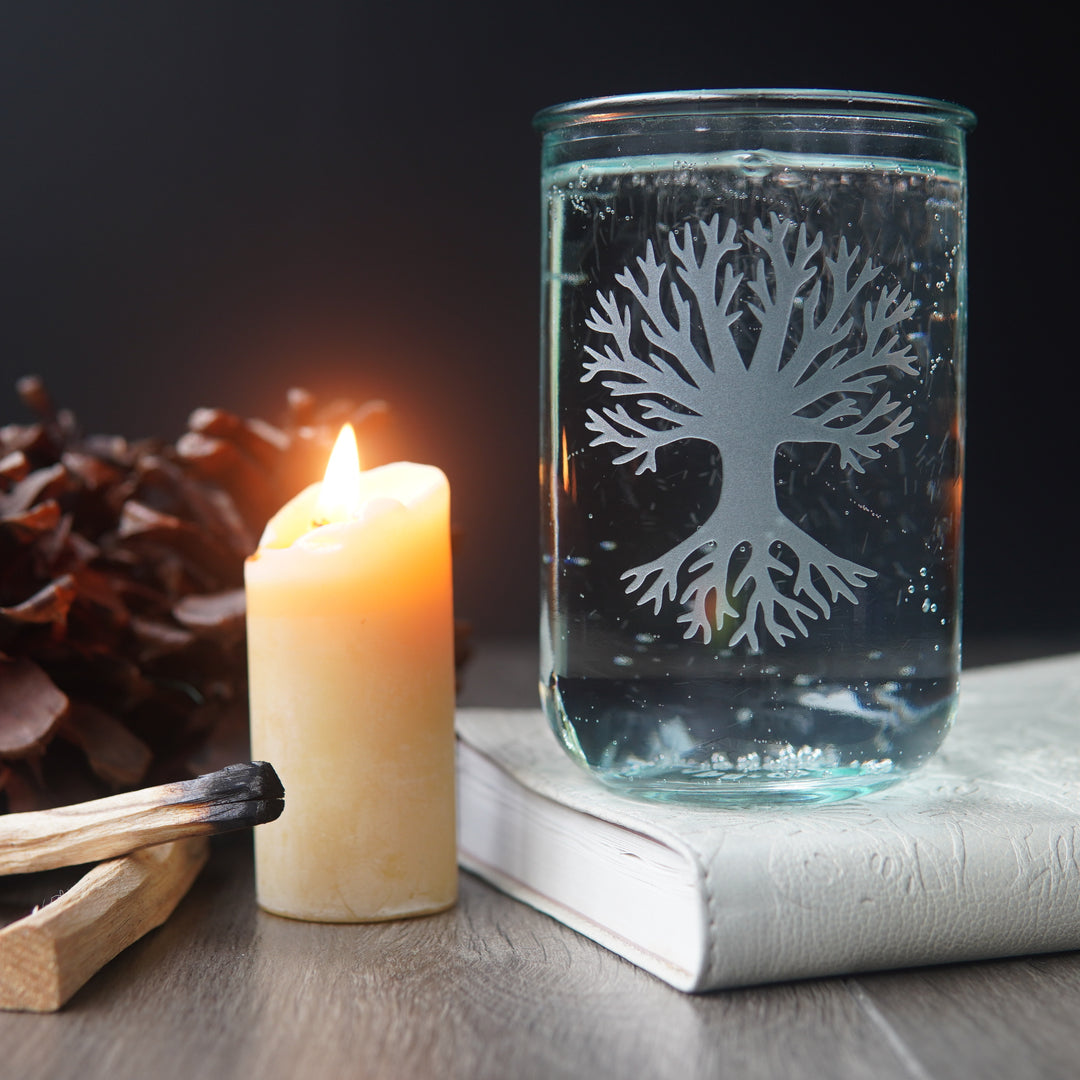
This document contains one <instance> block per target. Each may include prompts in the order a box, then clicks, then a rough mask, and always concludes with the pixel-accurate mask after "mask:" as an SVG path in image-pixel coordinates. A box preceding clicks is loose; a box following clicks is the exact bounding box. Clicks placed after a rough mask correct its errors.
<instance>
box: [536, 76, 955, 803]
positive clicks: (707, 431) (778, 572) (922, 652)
mask: <svg viewBox="0 0 1080 1080" xmlns="http://www.w3.org/2000/svg"><path fill="white" fill-rule="evenodd" d="M535 124H536V126H537V128H538V129H539V131H540V132H541V133H542V136H543V163H542V198H543V213H544V218H545V228H544V237H543V254H542V366H543V376H542V385H543V416H542V421H541V429H542V448H541V486H542V505H543V538H542V544H543V565H542V578H543V588H542V623H543V625H542V630H541V641H542V644H541V655H542V672H541V692H542V696H543V699H544V703H545V707H546V710H547V712H548V715H549V717H550V720H551V723H552V725H553V727H554V729H555V731H556V733H557V734H558V736H559V738H560V741H561V742H562V744H563V746H564V747H565V748H566V749H567V751H568V752H569V753H570V754H571V756H572V757H574V758H575V759H576V760H577V761H579V762H580V763H581V764H582V765H584V766H585V767H586V768H588V769H589V770H591V771H592V773H593V774H594V775H595V776H597V777H598V778H599V779H600V780H602V781H603V782H605V783H607V784H609V785H611V786H612V787H614V788H616V789H618V790H620V791H623V792H627V793H636V794H640V795H645V796H649V797H654V798H675V799H690V800H698V801H710V802H725V801H742V800H747V799H761V798H777V799H798V800H805V799H834V798H841V797H844V796H847V795H851V794H855V793H860V792H865V791H868V790H870V789H873V788H875V787H878V786H880V785H883V784H888V783H891V782H893V781H895V780H897V779H899V778H900V777H902V776H903V775H904V774H905V773H907V772H909V771H910V770H912V769H914V768H916V767H918V766H919V765H920V764H922V763H923V762H924V761H926V760H927V758H928V757H929V756H930V755H931V754H933V752H934V751H935V750H936V749H937V748H938V746H939V745H940V743H941V741H942V739H943V738H944V737H945V733H946V732H947V730H948V728H949V725H950V723H951V720H952V717H953V715H954V712H955V707H956V694H957V681H958V674H959V665H960V595H961V593H960V590H961V551H960V540H961V491H962V471H963V384H964V375H963V372H964V340H965V295H964V288H965V171H964V135H965V132H966V131H968V130H970V129H971V127H972V126H973V124H974V116H973V115H972V114H971V113H970V112H968V111H967V110H965V109H961V108H959V107H957V106H953V105H949V104H946V103H943V102H938V101H930V100H926V99H921V98H907V97H887V96H883V95H875V94H863V93H842V92H832V91H794V90H731V91H700V92H686V93H671V94H648V95H637V96H630V97H618V98H604V99H597V100H593V101H584V102H575V103H571V104H568V105H561V106H556V107H554V108H551V109H546V110H544V111H543V112H541V113H539V114H538V116H537V117H536V120H535Z"/></svg>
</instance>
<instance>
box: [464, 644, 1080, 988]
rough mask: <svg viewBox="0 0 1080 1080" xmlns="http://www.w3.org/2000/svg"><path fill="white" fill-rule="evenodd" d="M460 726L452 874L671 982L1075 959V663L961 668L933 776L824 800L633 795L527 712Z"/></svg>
mask: <svg viewBox="0 0 1080 1080" xmlns="http://www.w3.org/2000/svg"><path fill="white" fill-rule="evenodd" d="M457 726H458V740H459V741H458V755H459V757H458V771H459V775H458V786H459V792H458V800H459V807H458V810H459V825H458V829H459V860H460V862H461V865H462V866H463V867H464V868H465V869H467V870H470V871H472V872H473V873H475V874H477V875H479V876H480V877H482V878H484V879H486V880H488V881H489V882H491V883H492V884H493V885H495V886H496V887H498V888H500V889H502V890H503V891H505V892H507V893H509V894H510V895H512V896H514V897H516V898H518V899H520V900H523V901H525V902H526V903H528V904H531V905H532V906H533V907H536V908H538V909H539V910H541V911H544V912H546V913H547V914H549V915H552V916H553V917H555V918H556V919H559V920H560V921H562V922H564V923H566V924H567V925H568V926H571V927H573V928H574V929H575V930H577V931H579V932H580V933H582V934H586V935H587V936H589V937H591V938H593V939H594V940H596V941H598V942H600V944H602V945H604V946H606V947H607V948H609V949H611V950H612V951H614V952H616V953H618V954H619V955H621V956H624V957H626V958H627V959H628V960H631V961H632V962H634V963H635V964H638V965H639V966H641V967H642V968H645V969H646V970H648V971H650V972H652V973H653V974H654V975H657V976H659V977H660V978H662V979H664V980H666V981H667V982H669V983H670V984H671V985H673V986H675V987H677V988H679V989H681V990H689V991H698V990H708V989H719V988H722V987H733V986H744V985H750V984H755V983H764V982H773V981H778V980H786V979H795V978H806V977H811V976H821V975H835V974H844V973H850V972H855V971H866V970H875V969H886V968H894V967H908V966H914V965H920V964H936V963H944V962H948V961H962V960H976V959H989V958H993V957H1002V956H1014V955H1023V954H1027V953H1037V952H1057V951H1063V950H1068V949H1076V948H1080V655H1073V656H1067V657H1061V658H1055V659H1050V660H1039V661H1034V662H1028V663H1022V664H1012V665H1003V666H1001V667H997V668H988V669H983V670H978V671H974V672H970V673H965V674H964V676H963V681H962V685H961V698H960V709H959V715H958V717H957V720H956V723H955V725H954V727H953V730H952V731H951V732H950V734H949V736H948V737H947V739H946V741H945V744H944V746H943V747H942V749H941V750H940V751H939V752H938V754H937V755H936V757H935V758H934V759H933V760H932V761H931V762H930V763H929V764H928V765H926V766H925V767H924V768H923V769H922V770H921V771H920V772H918V773H916V774H915V775H914V776H912V777H910V778H908V779H907V780H904V781H902V782H900V783H899V784H897V785H896V786H895V787H892V788H888V789H886V790H885V791H883V792H879V793H877V794H873V795H869V796H865V797H863V798H859V799H851V800H848V801H846V802H839V803H833V804H825V805H816V806H815V805H807V806H799V805H785V806H751V807H741V808H737V809H726V808H708V807H699V806H687V805H677V804H671V803H659V802H650V801H645V800H640V801H639V800H635V799H630V798H626V797H624V796H621V795H617V794H615V793H613V792H610V791H608V790H607V789H605V788H604V787H603V786H601V785H600V784H599V783H597V782H596V781H594V780H593V779H592V778H591V777H589V776H588V775H587V774H586V773H585V772H584V771H583V770H581V769H580V768H579V767H578V766H577V765H576V764H574V763H573V762H572V761H571V760H570V759H569V758H568V757H567V756H566V754H565V753H564V752H563V750H562V749H561V747H560V746H559V745H558V744H557V742H556V739H555V736H554V735H553V734H552V732H551V731H550V729H549V728H548V725H547V722H546V720H545V719H544V717H543V715H542V713H541V712H540V711H539V709H537V710H505V709H462V710H459V712H458V717H457Z"/></svg>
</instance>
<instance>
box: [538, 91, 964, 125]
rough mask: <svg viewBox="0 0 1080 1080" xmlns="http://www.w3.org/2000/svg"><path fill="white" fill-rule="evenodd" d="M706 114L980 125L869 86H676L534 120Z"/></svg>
mask: <svg viewBox="0 0 1080 1080" xmlns="http://www.w3.org/2000/svg"><path fill="white" fill-rule="evenodd" d="M701 113H725V114H729V115H737V114H744V115H749V114H754V113H774V114H786V115H804V116H841V117H859V116H879V117H888V118H896V119H907V120H916V119H918V120H924V121H929V122H931V123H934V122H936V123H939V124H949V125H954V126H956V127H959V128H961V129H962V130H964V131H971V129H972V128H974V127H975V114H974V113H973V112H972V111H971V110H970V109H966V108H964V106H962V105H956V104H954V103H953V102H950V101H943V100H940V99H938V98H928V97H917V96H912V95H909V94H885V93H875V92H872V91H864V90H800V89H777V88H758V89H731V90H673V91H655V92H650V93H644V94H615V95H611V96H607V97H594V98H582V99H581V100H578V101H567V102H564V103H562V104H560V105H551V106H548V107H547V108H546V109H541V110H540V111H539V112H538V113H536V115H535V116H534V117H533V121H532V122H533V127H534V128H536V130H537V131H538V132H540V134H547V133H548V132H550V131H554V130H556V129H558V128H564V127H573V126H575V125H578V124H583V123H587V122H589V121H594V122H595V121H612V120H627V119H633V118H639V119H644V118H647V117H655V116H679V115H684V116H693V115H695V114H701Z"/></svg>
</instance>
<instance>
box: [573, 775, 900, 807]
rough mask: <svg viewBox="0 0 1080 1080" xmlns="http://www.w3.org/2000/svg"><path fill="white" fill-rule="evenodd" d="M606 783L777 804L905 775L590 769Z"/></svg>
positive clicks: (637, 791)
mask: <svg viewBox="0 0 1080 1080" xmlns="http://www.w3.org/2000/svg"><path fill="white" fill-rule="evenodd" d="M589 772H590V773H591V774H592V775H593V776H594V777H595V778H596V779H597V780H599V781H600V782H601V783H602V784H603V785H604V786H605V787H607V788H609V789H610V790H612V791H614V792H616V793H618V794H619V795H625V796H629V797H630V798H635V799H647V800H650V801H654V802H672V803H680V804H683V805H691V806H726V807H737V806H779V805H791V804H793V803H799V804H806V803H816V804H821V803H833V802H841V801H843V800H844V799H850V798H854V797H856V796H860V795H869V794H872V793H873V792H877V791H882V790H884V789H885V788H887V787H891V786H892V785H893V784H896V783H898V782H899V781H901V780H903V779H904V778H906V777H907V776H909V775H910V770H897V771H895V772H889V773H873V772H861V771H860V770H858V769H841V770H835V771H833V772H831V773H830V774H829V775H828V776H812V775H806V776H792V777H761V776H750V775H747V774H735V775H726V776H723V777H711V778H701V777H696V776H692V775H691V776H687V775H680V774H678V773H672V774H667V775H663V776H626V775H611V774H607V775H605V774H602V773H598V772H595V771H593V770H591V769H590V770H589Z"/></svg>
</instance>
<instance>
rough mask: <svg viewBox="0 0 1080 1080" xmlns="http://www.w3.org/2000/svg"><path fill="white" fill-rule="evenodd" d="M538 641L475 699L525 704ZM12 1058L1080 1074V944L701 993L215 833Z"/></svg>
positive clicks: (500, 1071)
mask: <svg viewBox="0 0 1080 1080" xmlns="http://www.w3.org/2000/svg"><path fill="white" fill-rule="evenodd" d="M534 672H535V666H534V664H533V660H532V657H531V656H530V655H529V654H528V651H527V650H522V649H515V648H503V649H498V648H494V649H491V650H488V651H486V652H484V653H481V654H480V656H479V657H478V660H477V662H476V665H475V668H474V669H473V670H472V671H471V672H470V675H469V679H468V682H467V685H466V688H465V693H464V696H463V703H465V704H499V705H515V704H523V703H528V702H529V701H530V700H531V697H532V695H534V694H535V690H534V689H533V687H534V685H535V675H534ZM0 1048H2V1052H0V1078H2V1080H9V1078H10V1080H37V1078H57V1080H59V1078H62V1077H71V1078H72V1080H76V1078H77V1080H94V1078H97V1077H101V1078H105V1077H108V1078H109V1080H127V1078H131V1080H147V1078H150V1077H154V1078H156V1080H170V1078H173V1077H175V1078H177V1080H180V1078H183V1080H201V1078H211V1080H217V1078H230V1077H237V1078H239V1077H244V1078H254V1080H276V1078H279V1077H280V1078H282V1080H285V1078H288V1080H296V1078H299V1080H320V1078H324V1077H327V1078H336V1077H364V1078H367V1077H373V1078H374V1077H386V1078H392V1080H412V1078H424V1080H429V1078H443V1077H449V1078H452V1077H461V1078H469V1080H483V1078H488V1077H490V1078H498V1080H513V1078H519V1077H520V1078H527V1080H531V1078H549V1077H550V1078H556V1077H558V1078H562V1077H565V1078H571V1077H585V1078H588V1080H604V1078H609V1077H610V1078H612V1080H624V1078H633V1077H642V1078H664V1077H672V1078H678V1080H697V1078H709V1077H739V1078H740V1080H754V1078H758V1077H777V1078H779V1077H784V1078H796V1080H797V1078H801V1077H808V1078H809V1077H813V1078H815V1080H817V1078H825V1080H832V1078H836V1080H846V1078H849V1077H850V1078H855V1077H866V1078H873V1080H893V1078H896V1080H927V1078H935V1080H937V1078H942V1080H944V1078H968V1077H970V1078H979V1080H993V1078H998V1077H1000V1078H1002V1080H1028V1078H1032V1080H1035V1078H1054V1080H1065V1078H1068V1077H1077V1076H1080V953H1070V954H1065V955H1057V956H1043V957H1032V958H1022V959H1013V960H1002V961H995V962H987V963H977V964H959V965H953V966H948V967H937V968H922V969H917V970H910V971H902V972H883V973H880V974H872V975H860V976H857V977H850V978H833V979H819V980H812V981H807V982H801V983H789V984H783V985H776V986H767V987H759V988H754V989H747V990H736V991H724V992H720V993H715V994H708V995H702V996H688V995H684V994H680V993H678V992H677V991H675V990H672V989H670V988H669V987H668V986H666V985H665V984H664V983H661V982H659V981H658V980H656V979H654V978H652V977H651V976H649V975H646V974H645V973H644V972H642V971H640V970H638V969H637V968H635V967H633V966H632V965H630V964H629V963H627V962H625V961H623V960H621V959H619V958H618V957H616V956H614V955H613V954H611V953H609V952H607V951H606V950H604V949H602V948H601V947H600V946H598V945H596V944H594V943H593V942H591V941H589V940H588V939H586V938H583V937H580V936H578V935H577V934H575V933H574V932H573V931H571V930H568V929H566V928H565V927H564V926H562V925H560V924H559V923H557V922H554V921H552V920H551V919H549V918H547V917H545V916H543V915H540V914H538V913H537V912H535V911H533V910H531V909H530V908H527V907H524V906H523V905H521V904H517V903H515V902H514V901H512V900H509V899H507V898H506V897H504V896H502V895H500V894H499V893H497V892H495V891H494V890H492V889H490V888H488V887H487V886H486V885H484V884H483V883H481V882H480V881H478V880H477V879H475V878H472V877H470V876H469V875H467V874H463V875H462V880H461V900H460V903H459V904H458V906H457V907H456V908H455V909H454V910H452V911H450V912H447V913H444V914H441V915H435V916H431V917H428V918H424V919H415V920H411V921H404V922H397V923H382V924H374V925H368V926H326V925H317V924H311V923H301V922H293V921H290V920H287V919H280V918H276V917H274V916H272V915H267V914H265V913H263V912H261V911H259V910H257V909H256V907H255V904H254V901H253V887H252V864H251V848H250V840H249V838H248V837H234V838H223V839H221V840H219V841H217V844H216V847H215V850H214V853H213V855H212V857H211V861H210V864H209V865H208V866H207V868H206V870H204V871H203V874H202V876H201V877H200V879H199V880H198V882H196V885H195V887H194V888H193V889H192V891H191V893H190V894H189V895H188V896H187V898H186V899H185V900H184V901H183V902H182V904H181V905H180V907H179V908H178V909H177V911H176V913H175V914H174V915H173V917H172V919H171V920H170V921H169V922H168V923H167V924H166V925H165V926H164V927H162V928H161V929H160V930H157V931H154V932H153V933H151V934H149V935H148V936H147V937H145V938H144V939H143V940H142V941H140V942H138V943H137V944H136V945H134V946H133V947H132V948H130V949H129V950H128V951H127V952H126V953H124V954H122V955H121V956H120V957H118V958H117V959H116V960H115V961H113V963H112V964H110V965H109V966H108V967H107V968H106V969H105V970H104V971H102V972H101V973H100V974H99V975H98V976H96V977H95V978H94V979H93V980H91V982H90V983H89V984H87V986H85V987H84V988H83V989H82V990H81V991H80V992H79V993H78V994H76V996H75V997H74V998H73V999H72V1000H71V1002H70V1003H69V1004H68V1006H67V1007H66V1008H65V1009H64V1010H63V1011H62V1012H60V1013H58V1014H53V1015H45V1016H34V1015H25V1014H15V1013H0Z"/></svg>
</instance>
